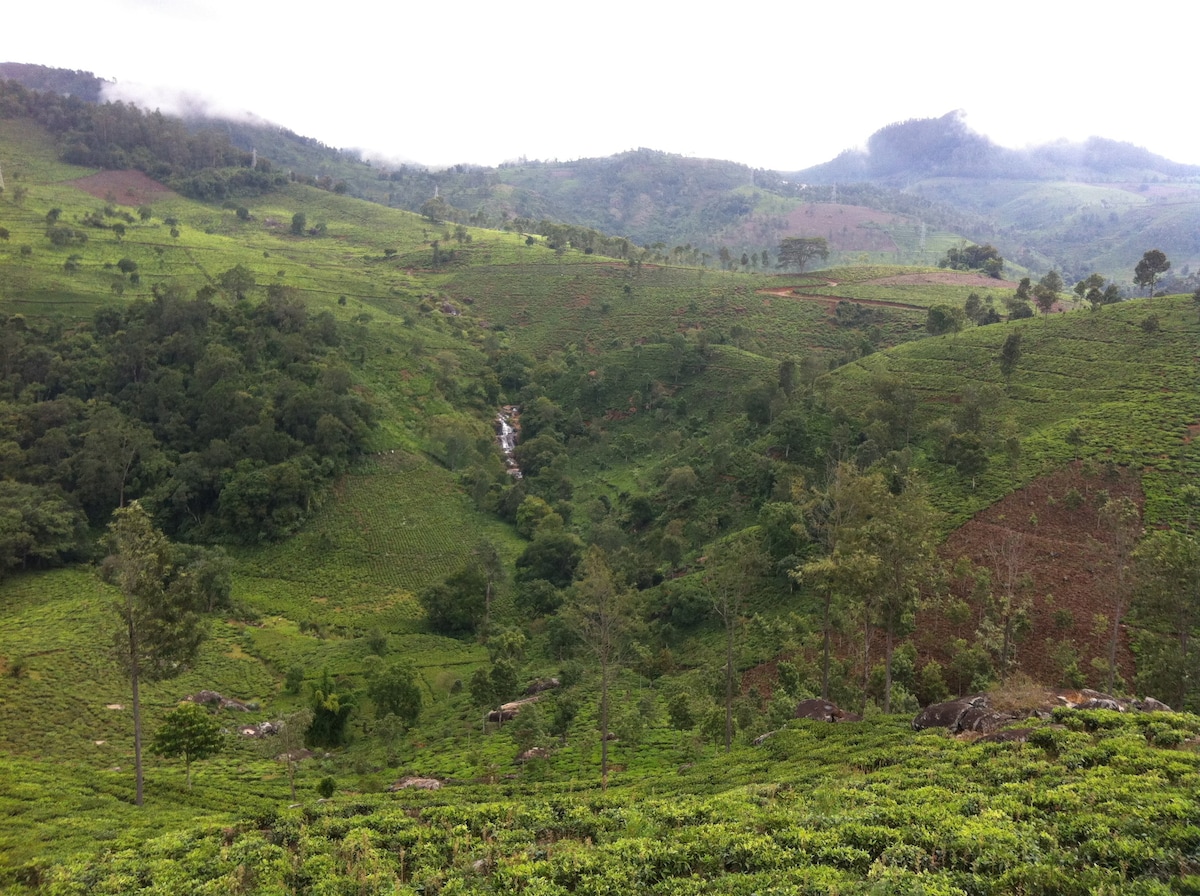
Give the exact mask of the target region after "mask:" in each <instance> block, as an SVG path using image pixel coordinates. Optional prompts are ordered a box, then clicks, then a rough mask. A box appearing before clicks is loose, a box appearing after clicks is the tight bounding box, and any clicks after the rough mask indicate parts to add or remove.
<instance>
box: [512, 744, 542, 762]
mask: <svg viewBox="0 0 1200 896" xmlns="http://www.w3.org/2000/svg"><path fill="white" fill-rule="evenodd" d="M549 756H550V751H549V750H547V749H546V748H545V747H533V748H532V749H529V750H526V751H525V752H524V753H522V754H521V755H519V756H518V757H517V758H516V759H514V760H513V761H514V762H516V764H517V765H524V764H525V763H526V762H532V761H533V760H534V759H547V758H549Z"/></svg>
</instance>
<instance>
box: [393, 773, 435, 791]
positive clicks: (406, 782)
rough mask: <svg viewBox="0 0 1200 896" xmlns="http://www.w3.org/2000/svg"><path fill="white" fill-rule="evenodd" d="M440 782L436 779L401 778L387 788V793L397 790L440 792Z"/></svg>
mask: <svg viewBox="0 0 1200 896" xmlns="http://www.w3.org/2000/svg"><path fill="white" fill-rule="evenodd" d="M441 788H442V782H441V781H439V780H438V779H437V778H418V777H415V776H412V775H410V776H409V777H407V778H401V779H400V780H399V781H397V782H396V783H394V784H392V785H391V786H390V787H388V791H389V792H391V793H395V792H396V791H397V790H409V789H415V790H441Z"/></svg>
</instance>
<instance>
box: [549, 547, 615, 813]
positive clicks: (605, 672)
mask: <svg viewBox="0 0 1200 896" xmlns="http://www.w3.org/2000/svg"><path fill="white" fill-rule="evenodd" d="M580 572H581V575H580V578H579V581H578V582H576V583H575V586H574V587H573V588H572V589H571V592H570V596H569V598H568V600H567V604H566V606H565V607H564V608H563V613H562V618H563V620H564V621H565V622H566V624H567V626H568V627H569V628H570V629H571V630H573V631H574V632H575V633H576V634H577V635H578V636H579V640H580V641H581V642H582V643H583V646H584V649H585V650H586V651H587V652H588V653H590V654H591V655H592V658H593V659H595V661H596V664H597V665H598V666H599V667H600V706H599V719H598V721H599V724H600V787H601V789H604V790H607V789H608V731H609V722H610V718H609V715H610V702H609V701H610V694H609V691H610V690H611V687H612V681H613V676H614V674H615V673H616V671H617V668H618V667H619V665H620V663H621V660H622V659H623V657H624V655H625V648H626V644H627V639H628V635H629V628H630V624H631V619H632V613H631V608H630V605H629V604H630V594H629V591H628V589H626V588H625V587H624V586H623V585H622V584H621V583H620V582H618V581H617V579H616V577H615V576H614V575H613V572H612V570H611V569H610V568H609V565H608V562H607V560H606V558H605V556H604V552H603V551H602V550H601V549H600V548H598V547H595V546H592V547H591V548H589V549H588V553H587V556H585V557H584V559H583V562H582V564H581V570H580Z"/></svg>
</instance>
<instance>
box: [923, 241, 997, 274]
mask: <svg viewBox="0 0 1200 896" xmlns="http://www.w3.org/2000/svg"><path fill="white" fill-rule="evenodd" d="M938 267H939V268H950V269H952V270H955V271H972V270H974V271H983V272H984V273H985V274H987V275H988V276H989V277H995V278H996V279H997V280H999V279H1000V278H1001V277H1002V276H1003V273H1004V259H1003V258H1001V257H1000V251H999V250H998V249H997V248H996V247H995V246H993V245H991V244H990V243H989V244H985V245H982V246H979V245H976V244H975V243H972V244H970V245H969V246H961V247H958V246H955V247H951V248H949V249H947V250H946V255H945V257H944V258H942V259H941V260H940V261H938Z"/></svg>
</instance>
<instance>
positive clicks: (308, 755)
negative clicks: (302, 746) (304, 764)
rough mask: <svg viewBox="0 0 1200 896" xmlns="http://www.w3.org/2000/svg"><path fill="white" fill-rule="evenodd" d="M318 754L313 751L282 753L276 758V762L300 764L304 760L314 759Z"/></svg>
mask: <svg viewBox="0 0 1200 896" xmlns="http://www.w3.org/2000/svg"><path fill="white" fill-rule="evenodd" d="M315 755H316V754H315V753H314V752H313V751H312V750H293V751H292V752H290V753H280V754H279V755H278V756H276V757H275V761H276V762H299V761H300V760H302V759H312V758H313V756H315Z"/></svg>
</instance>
